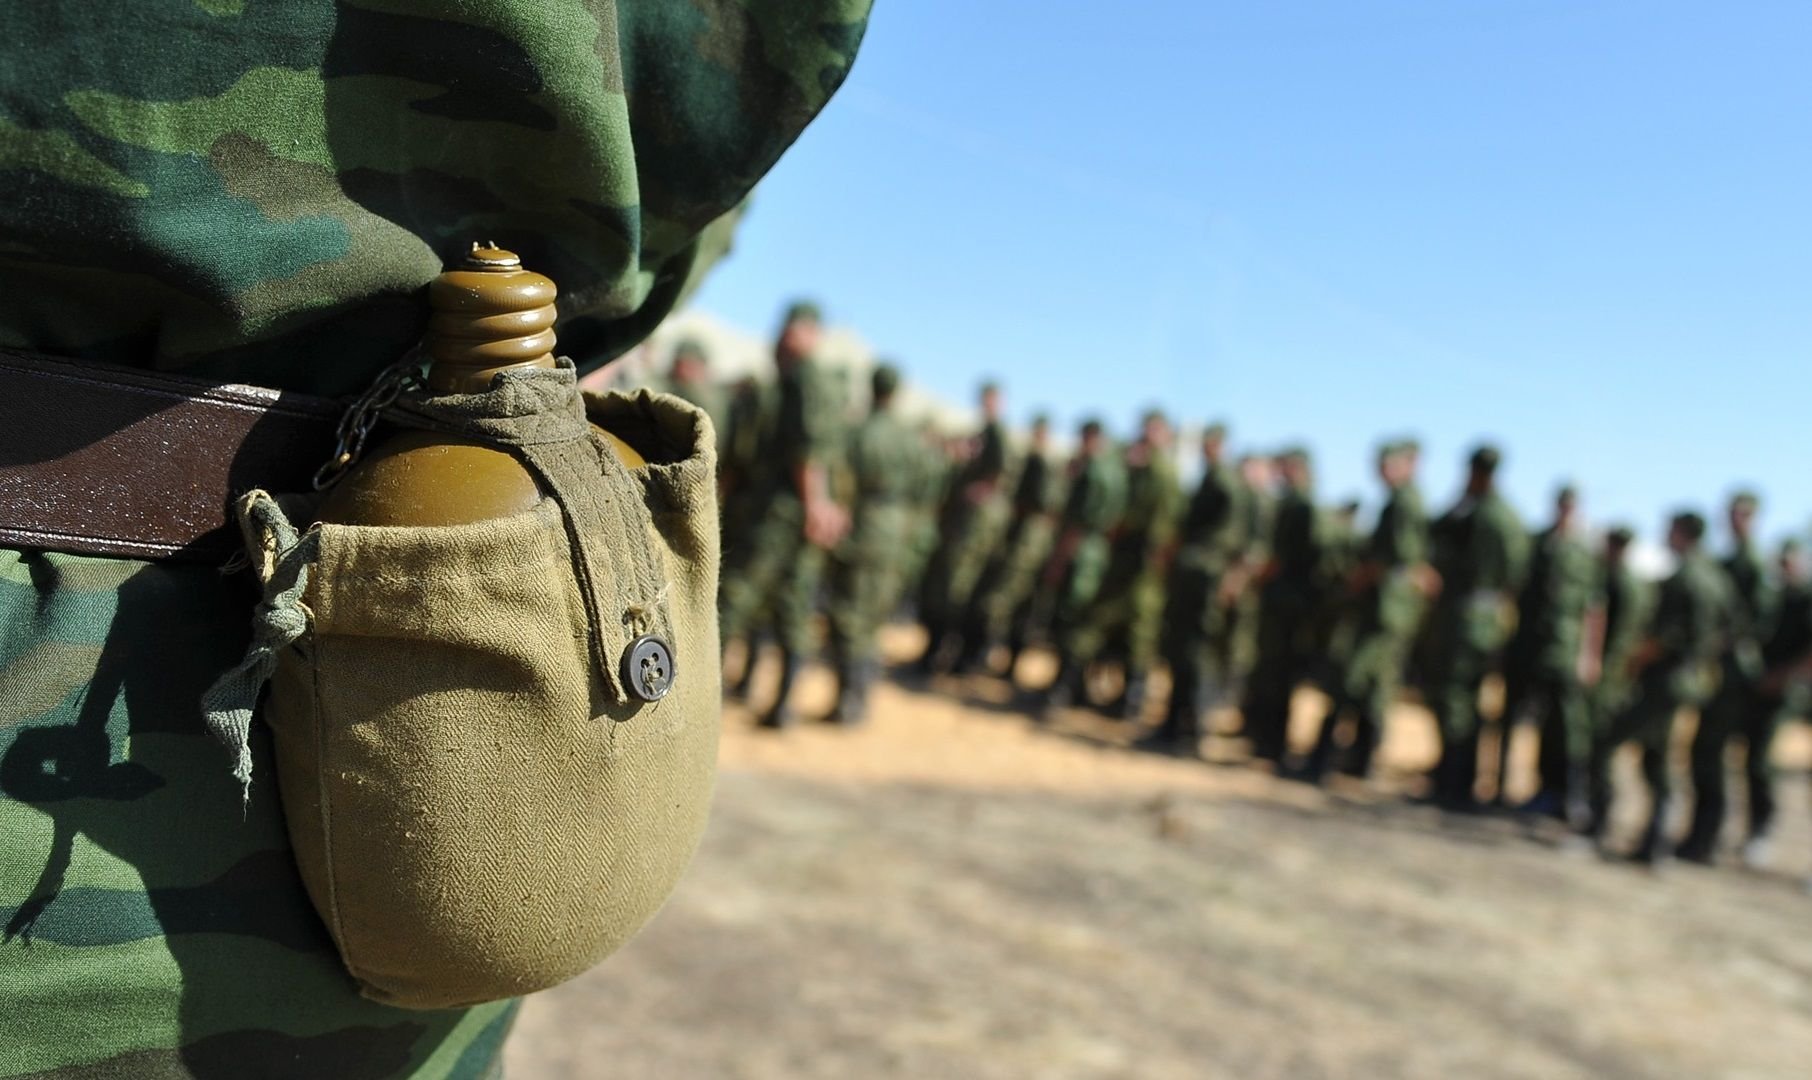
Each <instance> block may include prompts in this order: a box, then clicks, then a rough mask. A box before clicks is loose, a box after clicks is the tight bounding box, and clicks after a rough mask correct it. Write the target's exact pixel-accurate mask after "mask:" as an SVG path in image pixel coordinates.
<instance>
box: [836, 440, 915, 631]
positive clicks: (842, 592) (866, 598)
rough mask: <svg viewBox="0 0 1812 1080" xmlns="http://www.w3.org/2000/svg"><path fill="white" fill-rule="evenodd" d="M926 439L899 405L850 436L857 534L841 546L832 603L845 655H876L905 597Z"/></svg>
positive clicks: (852, 517) (853, 524)
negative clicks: (904, 417)
mask: <svg viewBox="0 0 1812 1080" xmlns="http://www.w3.org/2000/svg"><path fill="white" fill-rule="evenodd" d="M920 447H921V444H920V442H919V436H918V433H917V432H915V431H913V430H912V429H911V428H910V427H909V426H907V425H906V424H905V423H903V422H902V421H901V420H900V418H899V417H898V416H897V415H895V413H894V411H893V409H891V408H887V407H882V408H876V409H875V410H874V411H873V412H872V413H870V414H869V416H868V417H867V418H866V419H864V420H863V421H862V422H861V423H860V424H858V425H856V428H855V430H854V431H853V432H851V433H850V439H849V462H848V472H849V475H850V481H851V486H852V487H853V489H854V496H855V497H854V499H853V500H852V502H851V505H850V529H849V535H848V536H846V537H844V538H843V543H842V544H840V545H839V546H838V548H837V551H836V554H835V557H834V559H833V565H832V568H831V575H830V603H829V605H828V608H827V610H826V615H827V622H828V623H829V627H830V640H831V650H832V652H833V653H834V654H835V655H836V657H837V658H838V660H839V661H843V662H851V661H854V662H860V661H867V660H872V659H874V658H875V657H876V656H878V655H879V653H880V647H879V644H878V642H877V635H879V633H880V630H881V626H882V625H883V624H884V623H885V622H886V621H887V617H888V616H889V615H891V614H892V613H893V610H894V608H895V607H896V606H897V605H898V604H899V602H900V595H901V590H902V589H903V588H904V576H905V571H906V569H907V562H908V558H909V556H908V551H907V540H908V539H909V536H910V533H911V530H912V524H913V519H912V511H913V506H912V497H913V494H914V484H915V475H914V470H915V469H916V468H917V467H918V459H919V454H920V453H921V449H920Z"/></svg>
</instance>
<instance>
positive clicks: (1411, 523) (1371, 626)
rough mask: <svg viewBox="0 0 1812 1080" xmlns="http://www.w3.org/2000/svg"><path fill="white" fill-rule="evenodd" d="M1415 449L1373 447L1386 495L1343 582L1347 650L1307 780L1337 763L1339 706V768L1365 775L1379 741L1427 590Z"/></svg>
mask: <svg viewBox="0 0 1812 1080" xmlns="http://www.w3.org/2000/svg"><path fill="white" fill-rule="evenodd" d="M1417 454H1418V447H1417V446H1416V444H1415V443H1414V442H1413V441H1411V440H1402V441H1398V442H1390V443H1386V444H1385V445H1384V446H1383V447H1381V448H1380V449H1379V451H1378V477H1379V479H1380V480H1382V481H1383V483H1384V487H1385V491H1386V493H1387V494H1386V499H1385V503H1384V508H1383V509H1382V510H1380V511H1379V512H1378V522H1377V524H1376V525H1375V526H1374V527H1373V529H1372V534H1371V538H1370V540H1369V541H1368V542H1367V543H1366V545H1365V550H1364V553H1363V555H1362V557H1361V559H1360V562H1359V565H1358V566H1357V567H1355V568H1354V570H1353V572H1352V575H1351V576H1350V578H1349V579H1348V581H1347V583H1346V590H1347V592H1348V594H1349V595H1351V596H1353V597H1354V598H1355V602H1354V604H1353V609H1352V610H1353V616H1354V619H1355V626H1354V633H1353V636H1352V642H1351V651H1350V652H1349V654H1348V655H1347V657H1346V662H1345V663H1344V664H1343V665H1342V666H1341V671H1340V673H1339V677H1338V678H1337V679H1336V680H1334V686H1333V692H1332V694H1331V697H1332V698H1333V700H1332V702H1331V703H1330V704H1329V707H1328V711H1327V715H1326V716H1325V717H1324V718H1323V719H1322V721H1321V733H1320V736H1319V738H1318V739H1317V740H1316V744H1315V750H1314V752H1313V754H1311V755H1310V758H1309V762H1308V767H1307V769H1306V770H1305V771H1306V773H1307V776H1308V779H1310V780H1312V781H1316V782H1319V781H1320V780H1321V779H1322V777H1323V776H1324V775H1325V774H1326V773H1327V770H1328V769H1329V768H1330V767H1332V766H1334V765H1335V764H1336V751H1337V745H1338V744H1337V740H1336V726H1337V723H1338V721H1339V719H1340V717H1341V715H1342V714H1343V713H1346V712H1351V713H1352V716H1353V737H1352V741H1351V743H1350V745H1349V748H1348V750H1347V754H1346V757H1345V760H1344V761H1343V762H1340V763H1339V765H1340V771H1342V772H1345V773H1347V774H1348V775H1351V776H1358V777H1364V776H1366V775H1367V774H1368V773H1369V772H1370V771H1371V763H1372V758H1373V756H1374V755H1375V754H1376V752H1377V749H1378V747H1379V746H1380V745H1381V744H1382V743H1383V741H1384V724H1385V720H1386V717H1387V715H1388V713H1389V710H1390V705H1391V702H1392V700H1393V699H1394V698H1395V697H1396V692H1397V684H1398V682H1399V681H1400V680H1401V678H1402V675H1403V665H1404V662H1405V660H1406V658H1407V654H1408V651H1409V645H1410V642H1411V641H1413V640H1414V638H1415V632H1416V627H1417V626H1418V625H1419V624H1420V623H1421V618H1422V608H1423V602H1424V599H1425V597H1426V595H1427V593H1428V592H1429V591H1431V584H1430V575H1429V573H1428V563H1427V557H1428V516H1427V514H1426V513H1425V512H1424V511H1423V509H1422V496H1421V493H1420V492H1419V491H1417V490H1416V483H1415V470H1416V464H1417Z"/></svg>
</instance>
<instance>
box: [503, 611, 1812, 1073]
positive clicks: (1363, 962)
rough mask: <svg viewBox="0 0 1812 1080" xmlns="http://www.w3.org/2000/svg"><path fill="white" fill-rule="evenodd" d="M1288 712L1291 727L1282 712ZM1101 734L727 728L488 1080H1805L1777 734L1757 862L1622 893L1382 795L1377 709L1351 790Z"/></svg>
mask: <svg viewBox="0 0 1812 1080" xmlns="http://www.w3.org/2000/svg"><path fill="white" fill-rule="evenodd" d="M912 647H913V639H912V637H911V635H910V634H909V633H907V632H905V631H898V632H895V633H893V634H891V635H890V639H889V648H890V652H892V653H894V654H895V655H906V654H907V653H909V652H910V650H911V649H912ZM1029 659H1030V660H1032V661H1036V660H1038V658H1029ZM1036 666H1037V664H1036V663H1029V664H1028V665H1027V670H1022V672H1021V675H1022V677H1023V678H1024V679H1025V680H1026V681H1027V682H1028V683H1030V684H1033V685H1036V684H1037V682H1038V681H1039V680H1040V678H1041V677H1042V676H1041V674H1040V673H1039V672H1038V671H1036V670H1031V669H1033V668H1035V667H1036ZM802 689H803V691H804V693H803V698H804V703H805V704H806V705H807V706H808V709H807V715H811V713H812V711H813V709H814V708H815V709H818V710H821V709H822V708H823V707H824V706H825V705H826V704H827V703H828V701H829V699H830V696H831V686H830V680H829V677H828V676H827V675H826V674H825V673H823V672H821V671H820V672H814V673H812V674H811V676H810V677H809V679H808V680H807V684H806V685H805V686H804V687H803V688H802ZM765 690H766V680H765V679H758V681H757V685H756V693H755V700H756V701H758V702H759V701H763V700H765ZM1297 704H1298V711H1299V714H1300V715H1299V717H1298V720H1299V721H1307V724H1306V728H1307V730H1312V727H1313V717H1314V716H1315V715H1318V712H1317V703H1316V702H1315V701H1314V699H1313V696H1312V695H1309V694H1307V693H1305V694H1304V695H1303V696H1302V698H1301V699H1300V700H1299V701H1298V703H1297ZM1119 727H1120V726H1119V725H1114V724H1110V723H1107V722H1105V721H1101V720H1099V719H1097V718H1095V717H1093V716H1092V715H1089V714H1084V713H1075V714H1071V715H1068V716H1065V717H1062V718H1060V719H1059V720H1058V721H1057V722H1056V723H1053V724H1052V725H1050V726H1049V727H1048V728H1036V727H1034V726H1033V725H1031V724H1030V723H1028V722H1027V720H1026V718H1025V716H1024V715H1023V714H1022V713H1020V712H1019V711H1017V709H1016V708H1015V707H1014V702H1013V699H1012V696H1011V694H1010V693H1009V692H1008V690H1007V689H1006V687H1005V684H1003V683H1001V682H1000V681H998V680H992V679H971V680H945V681H941V682H939V683H937V684H936V685H935V686H912V685H910V684H904V683H894V682H888V683H883V684H882V685H881V686H880V687H878V688H877V690H876V695H875V716H874V718H873V721H872V723H871V724H870V725H869V726H867V727H866V728H863V729H861V730H859V731H844V730H841V729H835V728H830V727H827V726H823V725H815V724H807V725H805V726H803V727H801V728H800V729H798V730H795V731H791V732H788V733H785V734H782V735H772V734H767V733H763V732H759V731H755V730H753V729H752V728H751V727H750V714H749V713H748V711H747V710H745V709H742V708H739V707H732V708H730V709H729V710H728V711H727V713H726V716H725V733H724V745H723V754H722V760H723V775H722V778H721V781H720V786H719V791H718V795H717V803H716V809H715V816H714V818H713V821H712V825H711V829H710V831H709V834H708V836H707V837H706V840H705V844H704V850H703V851H702V852H701V853H700V855H699V858H698V861H697V863H696V864H695V865H694V867H693V869H692V871H691V872H690V874H689V875H688V877H687V879H686V880H685V882H684V883H683V884H682V886H681V888H680V890H679V892H678V894H677V895H676V896H675V897H674V898H673V900H672V902H671V903H670V904H669V905H668V907H667V909H666V910H665V911H664V912H663V913H662V914H661V915H660V917H659V918H657V919H656V920H655V922H654V923H653V925H651V926H650V927H649V928H648V929H647V930H646V931H645V932H644V933H643V934H642V935H641V936H640V937H639V938H637V939H636V940H635V941H633V942H631V943H630V945H629V946H628V947H626V948H625V949H624V950H623V951H622V952H621V953H619V954H618V955H617V956H616V957H614V958H612V959H611V960H610V961H609V962H607V963H606V964H604V965H603V966H602V967H600V968H599V969H597V970H596V971H594V972H592V973H591V974H590V975H588V976H586V977H584V978H581V979H579V980H577V981H575V982H573V983H570V984H568V985H566V986H564V987H561V988H558V989H556V990H553V991H550V992H548V993H545V994H541V995H537V996H536V997H534V998H532V999H531V1000H530V1001H529V1002H528V1003H527V1006H526V1007H525V1009H524V1012H523V1015H522V1019H521V1021H520V1023H519V1024H518V1027H517V1030H516V1035H515V1037H514V1039H513V1040H512V1045H511V1049H510V1059H509V1075H510V1076H511V1077H512V1078H513V1080H564V1078H593V1077H598V1078H603V1077H610V1078H625V1077H635V1078H639V1077H661V1078H669V1077H679V1078H690V1077H746V1078H751V1080H754V1078H781V1077H786V1078H792V1077H825V1078H833V1077H834V1078H839V1080H842V1078H867V1077H939V1078H941V1077H959V1078H967V1077H985V1078H991V1077H1000V1078H1022V1077H1041V1078H1042V1077H1141V1078H1143V1077H1154V1078H1155V1077H1234V1078H1263V1077H1367V1078H1370V1077H1430V1078H1434V1077H1440V1078H1449V1077H1539V1078H1543V1080H1558V1078H1565V1077H1581V1078H1585V1077H1657V1078H1660V1077H1666V1078H1673V1077H1757V1078H1760V1077H1795V1078H1797V1077H1803V1076H1806V1075H1807V1074H1808V1070H1812V896H1808V895H1807V894H1806V893H1805V892H1804V891H1803V890H1802V887H1801V879H1802V878H1803V876H1804V875H1805V874H1806V873H1807V872H1808V870H1812V835H1809V834H1812V828H1809V827H1808V825H1809V820H1812V811H1809V809H1808V805H1807V802H1808V800H1807V776H1806V768H1807V764H1808V759H1809V758H1812V753H1809V748H1808V746H1807V740H1806V738H1805V735H1804V733H1803V731H1795V732H1793V733H1792V735H1791V737H1790V738H1789V739H1787V740H1786V741H1785V743H1784V745H1783V746H1782V748H1781V750H1782V753H1781V760H1782V763H1783V765H1784V766H1785V767H1786V768H1787V769H1788V770H1789V776H1788V779H1787V782H1786V783H1785V785H1784V796H1785V798H1784V806H1783V815H1784V819H1785V823H1786V826H1785V828H1784V829H1783V830H1782V832H1781V834H1780V844H1779V850H1778V852H1777V862H1778V866H1777V868H1776V869H1775V870H1774V871H1772V872H1769V873H1751V872H1748V871H1744V870H1741V869H1739V868H1737V867H1735V866H1724V867H1720V868H1718V869H1716V870H1705V869H1700V868H1695V867H1685V866H1681V867H1676V868H1672V869H1670V870H1668V871H1667V872H1665V873H1662V874H1655V873H1650V872H1646V871H1641V870H1637V869H1634V868H1632V867H1630V866H1628V865H1624V864H1621V863H1616V862H1610V861H1606V860H1604V859H1601V858H1599V857H1598V856H1597V855H1595V854H1592V853H1590V852H1587V851H1583V850H1579V849H1577V848H1576V847H1575V846H1574V845H1571V844H1569V843H1567V842H1565V840H1564V838H1562V837H1561V836H1559V835H1557V834H1556V833H1555V832H1553V831H1552V830H1550V829H1548V828H1546V827H1543V826H1539V825H1534V824H1531V823H1528V822H1521V821H1517V820H1514V819H1511V818H1509V817H1480V818H1464V819H1460V818H1453V817H1450V816H1444V815H1441V814H1439V813H1438V812H1435V811H1433V810H1429V809H1426V808H1421V807H1415V806H1411V805H1408V804H1406V803H1405V802H1404V801H1403V800H1402V799H1401V798H1399V797H1397V795H1396V794H1395V790H1396V789H1399V788H1401V787H1403V786H1405V785H1407V783H1408V779H1407V778H1408V777H1409V776H1411V775H1412V774H1413V773H1414V772H1415V771H1416V770H1417V769H1418V768H1419V767H1421V766H1422V765H1423V764H1425V763H1426V761H1427V759H1428V757H1429V755H1431V754H1432V752H1433V745H1434V744H1433V740H1432V737H1431V733H1430V729H1429V727H1428V718H1427V715H1426V714H1425V713H1424V712H1422V711H1421V710H1420V709H1419V708H1416V707H1414V706H1411V705H1405V706H1403V707H1401V708H1400V709H1399V711H1398V714H1397V715H1395V716H1393V722H1392V726H1391V735H1390V740H1389V742H1388V743H1387V745H1386V747H1385V750H1384V754H1385V759H1384V760H1385V765H1386V775H1385V778H1384V781H1383V782H1382V783H1381V784H1379V785H1375V786H1372V787H1360V786H1356V785H1355V786H1349V787H1344V788H1339V789H1337V790H1334V791H1331V792H1320V791H1316V790H1313V789H1310V788H1307V787H1304V786H1303V785H1300V784H1294V783H1289V782H1285V781H1280V780H1277V779H1274V778H1272V777H1269V776H1266V775H1264V774H1262V773H1260V772H1258V771H1256V770H1253V769H1249V768H1244V767H1231V766H1228V765H1217V764H1203V763H1200V762H1187V761H1180V760H1174V759H1170V758H1163V757H1157V756H1154V755H1149V754H1140V753H1136V752H1133V751H1130V750H1128V749H1126V748H1125V747H1124V742H1125V741H1126V733H1125V732H1123V731H1121V730H1120V729H1119ZM1303 728H1304V725H1299V730H1298V731H1297V733H1296V734H1297V735H1299V736H1302V735H1305V730H1303ZM1529 749H1531V748H1530V747H1526V746H1520V745H1519V747H1518V749H1517V752H1516V753H1513V761H1515V762H1516V763H1517V765H1518V769H1517V770H1516V771H1515V772H1514V773H1513V782H1512V794H1516V793H1517V791H1518V790H1519V788H1520V787H1523V786H1526V781H1525V780H1522V779H1520V778H1522V777H1526V775H1527V772H1528V768H1527V766H1528V765H1529V762H1528V761H1527V760H1526V759H1527V758H1528V757H1529V756H1530V755H1529V754H1528V753H1527V751H1528V750H1529ZM1208 751H1209V756H1210V758H1211V759H1213V760H1216V761H1220V760H1227V761H1231V760H1232V759H1234V758H1235V757H1236V756H1237V753H1236V751H1237V744H1236V743H1235V742H1234V741H1232V740H1230V739H1227V738H1224V737H1216V738H1213V739H1211V740H1210V741H1209V744H1208ZM1621 765H1622V767H1623V770H1624V775H1625V776H1626V777H1630V776H1631V775H1632V774H1633V769H1632V768H1631V767H1630V765H1631V763H1630V762H1628V761H1625V762H1622V763H1621ZM1638 786H1639V785H1638ZM1737 790H1739V791H1740V787H1739V788H1738V789H1737ZM1620 809H1621V812H1622V813H1621V816H1622V817H1623V819H1624V821H1625V823H1626V824H1627V823H1628V822H1629V821H1632V820H1635V819H1636V818H1637V817H1639V816H1640V815H1641V814H1642V813H1643V812H1644V808H1643V807H1642V805H1641V804H1640V801H1639V799H1635V798H1632V799H1628V800H1624V802H1623V804H1622V805H1621V808H1620Z"/></svg>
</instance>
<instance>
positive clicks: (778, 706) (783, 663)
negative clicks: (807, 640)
mask: <svg viewBox="0 0 1812 1080" xmlns="http://www.w3.org/2000/svg"><path fill="white" fill-rule="evenodd" d="M799 666H800V662H799V656H798V654H797V653H795V652H793V650H791V649H782V650H781V652H780V685H779V686H778V687H776V688H775V690H774V704H773V705H772V706H770V707H769V708H768V711H767V712H765V713H763V714H762V715H761V726H762V727H765V728H774V729H776V730H778V729H780V728H787V727H791V726H793V722H794V721H795V720H797V719H798V717H797V716H796V715H795V714H794V713H793V683H794V682H795V681H797V680H798V678H799Z"/></svg>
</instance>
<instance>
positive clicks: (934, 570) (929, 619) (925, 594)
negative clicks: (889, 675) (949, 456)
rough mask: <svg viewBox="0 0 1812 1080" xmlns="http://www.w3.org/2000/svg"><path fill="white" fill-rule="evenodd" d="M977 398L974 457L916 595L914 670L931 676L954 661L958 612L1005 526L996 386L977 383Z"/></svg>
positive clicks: (959, 480) (960, 477) (948, 504)
mask: <svg viewBox="0 0 1812 1080" xmlns="http://www.w3.org/2000/svg"><path fill="white" fill-rule="evenodd" d="M980 400H981V413H982V428H981V431H980V432H979V433H978V434H977V435H976V438H975V453H974V454H973V455H972V456H971V457H970V458H969V459H968V461H967V462H965V463H964V464H963V466H962V468H961V470H960V471H959V472H958V473H957V475H956V479H955V482H954V486H953V487H952V490H951V491H950V494H949V496H948V497H947V498H946V499H945V502H944V512H943V516H942V519H941V520H940V521H939V524H938V531H939V534H940V542H939V544H938V549H937V553H936V554H935V555H933V556H932V559H931V565H930V566H928V567H926V568H925V582H924V586H923V588H921V589H920V593H919V595H920V598H921V599H920V610H919V619H920V620H921V621H922V622H923V623H924V624H925V632H926V635H927V637H926V642H925V655H924V656H923V657H922V658H920V661H919V666H920V668H921V670H922V671H923V672H924V673H925V674H933V673H935V672H937V671H939V670H941V669H942V667H943V665H945V664H946V663H948V662H950V661H951V660H953V659H955V657H954V655H952V653H951V652H950V651H949V650H950V649H951V646H953V645H955V646H957V647H959V648H960V647H961V644H962V643H961V642H960V641H958V640H957V639H958V638H960V637H961V636H962V626H961V625H960V623H961V620H962V617H963V613H964V612H965V611H966V610H967V609H968V605H969V597H970V594H971V593H972V592H973V591H974V589H975V583H976V580H977V579H978V578H979V577H980V576H981V571H982V566H983V565H984V563H986V561H987V558H988V556H989V554H990V553H991V552H992V551H993V549H994V545H995V543H996V541H997V540H998V539H999V537H1000V532H1001V529H1002V527H1003V526H1004V525H1005V520H1006V511H1007V508H1006V505H1005V501H1004V498H1003V494H1004V487H1005V483H1006V473H1007V464H1008V462H1007V436H1006V429H1005V428H1004V427H1003V426H1002V425H1001V421H1000V412H1001V393H1000V387H999V386H997V385H995V384H994V383H991V382H990V383H983V384H982V388H981V394H980Z"/></svg>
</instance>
